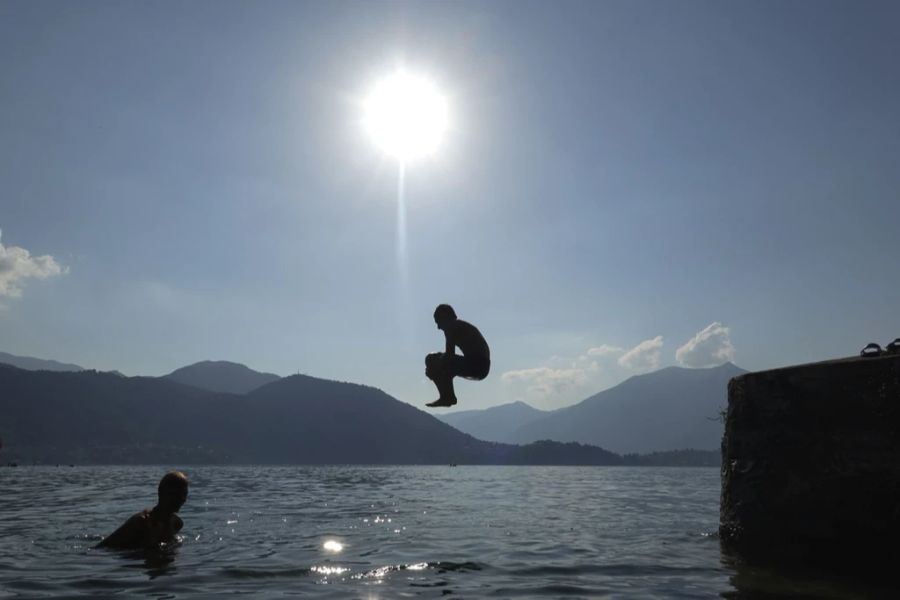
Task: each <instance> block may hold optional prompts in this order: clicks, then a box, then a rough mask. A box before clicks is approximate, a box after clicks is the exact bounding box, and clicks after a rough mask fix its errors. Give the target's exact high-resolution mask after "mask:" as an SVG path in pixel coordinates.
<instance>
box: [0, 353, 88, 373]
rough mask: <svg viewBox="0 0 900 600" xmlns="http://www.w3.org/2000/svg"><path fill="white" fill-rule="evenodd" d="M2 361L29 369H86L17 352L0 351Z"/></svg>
mask: <svg viewBox="0 0 900 600" xmlns="http://www.w3.org/2000/svg"><path fill="white" fill-rule="evenodd" d="M0 363H2V364H5V365H12V366H14V367H18V368H20V369H27V370H29V371H84V368H83V367H79V366H78V365H73V364H68V363H61V362H58V361H55V360H45V359H43V358H34V357H31V356H16V355H15V354H7V353H6V352H0Z"/></svg>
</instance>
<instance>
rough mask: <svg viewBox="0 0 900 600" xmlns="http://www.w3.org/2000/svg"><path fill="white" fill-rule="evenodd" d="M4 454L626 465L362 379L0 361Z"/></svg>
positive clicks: (129, 459)
mask: <svg viewBox="0 0 900 600" xmlns="http://www.w3.org/2000/svg"><path fill="white" fill-rule="evenodd" d="M0 389H2V390H4V393H3V394H2V395H0V438H2V439H3V441H4V448H3V453H4V455H5V456H16V457H18V459H19V460H32V461H34V460H36V461H43V462H92V463H159V462H198V463H221V464H236V463H242V464H249V463H268V464H279V463H280V464H303V463H306V464H329V463H330V464H339V463H359V464H387V463H391V464H448V463H459V464H594V465H615V464H623V463H624V459H623V458H622V457H621V456H618V455H616V454H613V453H611V452H608V451H606V450H604V449H602V448H597V447H590V446H584V445H581V444H559V443H556V442H547V441H545V442H541V443H539V444H530V445H528V446H524V447H519V446H514V445H509V444H497V443H492V442H484V441H481V440H477V439H475V438H473V437H472V436H470V435H467V434H465V433H462V432H460V431H457V430H456V429H454V428H452V427H450V426H449V425H447V424H445V423H442V422H441V421H439V420H438V419H435V418H434V417H433V416H431V415H430V414H427V413H425V412H423V411H421V410H419V409H417V408H415V407H413V406H411V405H409V404H406V403H404V402H400V401H399V400H396V399H395V398H392V397H391V396H389V395H388V394H386V393H384V392H383V391H381V390H378V389H376V388H372V387H369V386H363V385H358V384H351V383H341V382H336V381H330V380H326V379H318V378H315V377H309V376H305V375H293V376H290V377H286V378H283V379H279V380H277V381H273V382H270V383H268V384H266V385H264V386H262V387H260V388H258V389H257V390H254V391H253V392H251V393H249V394H245V395H237V394H230V393H216V392H209V391H206V390H201V389H199V388H197V387H193V386H189V385H185V384H181V383H178V382H175V381H171V380H169V379H166V378H160V377H120V376H117V375H113V374H111V373H101V372H97V371H80V372H59V373H55V372H46V371H26V370H22V369H18V368H16V367H11V366H6V365H3V366H0Z"/></svg>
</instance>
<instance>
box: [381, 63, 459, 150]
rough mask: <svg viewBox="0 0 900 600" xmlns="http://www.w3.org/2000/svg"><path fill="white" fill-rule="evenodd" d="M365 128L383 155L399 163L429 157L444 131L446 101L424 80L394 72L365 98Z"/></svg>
mask: <svg viewBox="0 0 900 600" xmlns="http://www.w3.org/2000/svg"><path fill="white" fill-rule="evenodd" d="M365 127H366V130H367V131H368V133H369V135H371V136H372V139H373V140H374V141H375V143H376V144H377V145H378V146H379V147H380V148H381V149H382V150H383V151H384V152H385V153H387V154H389V155H390V156H392V157H393V158H396V159H397V160H399V161H401V162H407V161H411V160H415V159H417V158H422V157H425V156H429V155H431V154H434V152H435V151H436V150H437V149H438V147H439V146H440V143H441V140H442V138H443V137H444V132H445V131H446V129H447V102H446V100H445V99H444V97H443V96H442V95H441V94H440V92H439V91H438V89H437V88H436V87H435V86H434V84H433V83H432V82H431V81H429V80H428V79H425V78H424V77H421V76H418V75H413V74H411V73H407V72H405V71H398V72H396V73H394V74H393V75H392V76H390V77H388V78H387V79H384V80H383V81H381V82H379V83H378V84H377V85H376V86H375V88H374V89H373V90H372V91H371V93H370V94H369V96H368V97H367V98H366V101H365Z"/></svg>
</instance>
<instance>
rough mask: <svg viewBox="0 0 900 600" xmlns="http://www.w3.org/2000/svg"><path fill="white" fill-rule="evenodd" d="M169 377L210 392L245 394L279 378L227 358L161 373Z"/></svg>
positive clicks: (205, 361) (164, 377)
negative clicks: (165, 373)
mask: <svg viewBox="0 0 900 600" xmlns="http://www.w3.org/2000/svg"><path fill="white" fill-rule="evenodd" d="M163 379H170V380H172V381H177V382H178V383H183V384H186V385H192V386H194V387H197V388H200V389H202V390H209V391H211V392H227V393H230V394H246V393H247V392H251V391H253V390H255V389H257V388H258V387H260V386H263V385H265V384H267V383H271V382H273V381H277V380H279V379H281V377H280V376H279V375H275V374H274V373H261V372H259V371H254V370H253V369H251V368H249V367H247V366H246V365H242V364H240V363H235V362H230V361H227V360H204V361H200V362H196V363H194V364H191V365H188V366H186V367H181V368H180V369H176V370H174V371H172V372H171V373H169V374H168V375H163Z"/></svg>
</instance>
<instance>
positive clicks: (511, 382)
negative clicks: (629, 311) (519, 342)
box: [500, 336, 663, 408]
mask: <svg viewBox="0 0 900 600" xmlns="http://www.w3.org/2000/svg"><path fill="white" fill-rule="evenodd" d="M662 344H663V342H662V336H658V337H656V338H654V339H652V340H646V341H644V342H641V343H640V344H638V345H637V346H635V347H634V348H632V349H631V350H627V351H626V349H625V348H621V347H619V346H613V345H610V344H602V345H599V346H593V347H591V348H588V349H587V350H585V351H584V352H582V353H581V354H579V355H577V356H575V357H572V356H569V357H565V356H551V357H550V358H548V359H547V360H545V361H543V364H542V365H541V366H537V367H533V368H530V369H520V370H516V371H507V372H505V373H503V374H502V375H501V376H500V378H501V381H502V382H503V384H504V387H505V391H504V394H506V395H507V396H508V398H509V399H510V400H525V401H527V402H530V403H532V404H534V405H536V406H543V407H546V408H558V407H560V406H564V405H567V404H571V403H573V402H577V401H579V400H583V399H584V398H585V397H587V396H588V395H590V394H595V393H597V392H599V391H600V390H603V389H606V388H607V387H610V386H612V385H615V384H617V383H619V382H621V381H622V380H623V379H626V378H628V377H629V376H631V375H635V374H636V373H639V372H643V371H646V370H649V369H653V368H656V367H658V366H659V362H660V351H661V348H662Z"/></svg>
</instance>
